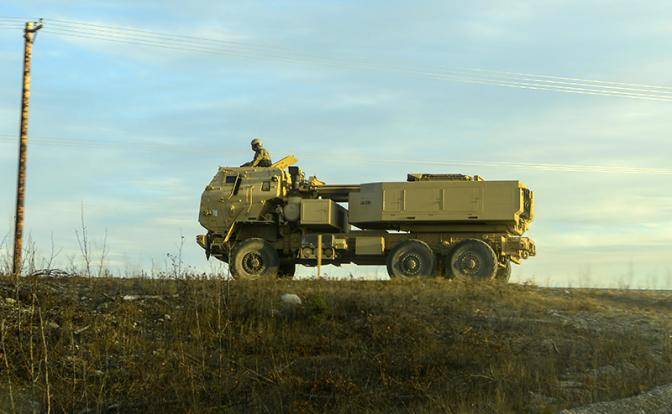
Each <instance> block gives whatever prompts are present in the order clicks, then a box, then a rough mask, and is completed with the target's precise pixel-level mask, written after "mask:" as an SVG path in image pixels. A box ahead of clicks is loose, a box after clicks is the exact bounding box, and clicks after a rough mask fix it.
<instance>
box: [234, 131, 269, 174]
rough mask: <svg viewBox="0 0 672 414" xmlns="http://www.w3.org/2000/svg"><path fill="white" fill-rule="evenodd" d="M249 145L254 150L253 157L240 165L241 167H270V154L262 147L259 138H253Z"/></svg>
mask: <svg viewBox="0 0 672 414" xmlns="http://www.w3.org/2000/svg"><path fill="white" fill-rule="evenodd" d="M251 145H252V150H253V151H254V159H253V160H252V161H250V162H246V163H245V164H243V165H241V167H270V166H271V165H273V162H272V161H271V155H270V154H269V153H268V151H266V150H265V149H264V147H263V146H262V144H261V140H259V138H255V139H253V140H252V143H251Z"/></svg>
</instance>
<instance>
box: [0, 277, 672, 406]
mask: <svg viewBox="0 0 672 414" xmlns="http://www.w3.org/2000/svg"><path fill="white" fill-rule="evenodd" d="M284 293H295V294H297V295H298V296H299V297H300V298H301V300H302V302H303V303H302V304H301V305H290V304H286V303H284V302H282V301H281V299H280V297H281V295H282V294H284ZM671 316H672V293H665V292H639V291H637V292H625V291H605V290H577V289H574V290H565V289H543V288H537V287H533V286H520V285H500V284H485V283H481V284H473V283H469V282H466V281H459V280H458V281H447V280H442V279H430V280H401V281H392V282H384V281H383V282H381V281H375V282H373V281H372V282H361V281H246V282H227V281H225V280H199V279H188V280H147V279H84V278H58V279H57V278H41V279H23V280H22V281H21V283H20V285H19V286H18V288H16V287H15V286H14V285H13V284H12V283H11V282H10V281H9V280H8V279H4V280H3V281H2V282H0V325H1V326H0V333H1V338H0V339H1V340H0V411H8V412H11V411H12V410H15V411H16V412H25V411H27V410H30V409H36V410H39V411H46V410H47V409H49V408H50V409H51V410H52V411H54V412H61V411H67V412H101V411H102V412H129V411H130V412H133V411H138V412H139V411H142V412H147V411H149V412H156V411H161V412H176V411H190V412H240V411H248V412H249V411H255V412H269V413H276V412H307V413H309V412H324V411H330V412H390V411H408V410H410V411H413V412H451V413H462V412H465V413H466V412H486V413H488V412H491V413H501V412H555V411H557V410H559V409H562V408H566V407H572V406H577V405H582V404H585V403H589V402H594V401H601V400H611V399H616V398H621V397H625V396H629V395H633V394H636V393H638V392H640V391H642V390H646V389H649V388H652V387H654V386H656V385H660V384H665V383H671V382H672V356H671V353H670V351H671V350H672V337H671V335H672V318H671ZM87 410H88V411H87Z"/></svg>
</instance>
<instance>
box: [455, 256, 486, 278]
mask: <svg viewBox="0 0 672 414" xmlns="http://www.w3.org/2000/svg"><path fill="white" fill-rule="evenodd" d="M459 263H460V268H461V269H462V271H463V272H464V273H466V274H468V275H475V274H477V273H478V271H479V270H480V268H481V261H480V259H479V257H478V256H476V255H475V254H473V253H465V254H463V255H462V257H460V261H459Z"/></svg>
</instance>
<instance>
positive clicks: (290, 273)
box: [278, 262, 296, 279]
mask: <svg viewBox="0 0 672 414" xmlns="http://www.w3.org/2000/svg"><path fill="white" fill-rule="evenodd" d="M295 273H296V263H294V262H281V263H280V267H279V268H278V277H282V278H287V279H291V278H293V277H294V274H295Z"/></svg>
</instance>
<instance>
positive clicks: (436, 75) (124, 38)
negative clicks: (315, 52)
mask: <svg viewBox="0 0 672 414" xmlns="http://www.w3.org/2000/svg"><path fill="white" fill-rule="evenodd" d="M46 31H47V32H48V33H54V34H58V35H63V36H71V37H80V38H89V39H97V40H104V41H113V42H121V43H128V44H136V45H143V46H150V47H159V48H166V49H173V50H182V51H190V52H200V53H207V54H218V55H226V56H233V57H240V58H246V59H272V60H277V61H281V62H283V63H311V64H322V65H323V64H330V65H332V64H334V63H337V64H339V63H340V65H341V66H342V67H347V68H350V69H367V70H383V71H384V70H387V71H394V72H400V73H405V74H409V75H413V76H420V77H425V78H431V79H436V80H449V81H456V82H462V83H475V84H484V85H495V86H505V87H511V88H520V89H531V90H543V91H555V92H565V93H576V94H585V95H599V96H615V97H627V98H633V99H645V100H654V101H666V102H669V101H672V95H666V94H665V93H664V92H662V93H656V94H654V93H651V92H649V91H646V90H636V89H634V88H628V89H629V90H633V91H635V92H629V91H627V90H626V91H621V90H615V89H616V88H615V87H609V88H603V87H599V86H590V87H585V85H581V84H571V83H569V82H564V84H562V85H553V84H550V85H549V84H547V83H548V82H549V81H542V82H540V81H536V80H535V79H531V78H524V79H497V78H479V77H474V76H472V77H466V76H459V75H454V74H451V73H450V72H449V73H443V72H427V71H419V70H416V69H412V68H404V67H390V66H385V67H380V66H374V65H372V64H368V63H367V64H365V65H362V64H358V63H354V64H353V63H352V62H338V61H337V60H324V59H321V60H317V59H306V58H303V57H299V58H295V57H291V56H282V55H277V54H268V55H262V54H259V53H258V52H256V51H254V50H247V51H246V50H244V49H243V50H241V49H240V48H239V47H235V48H231V47H228V46H227V47H221V48H214V47H207V46H194V45H190V44H188V43H184V42H182V41H180V42H176V41H171V42H169V41H165V40H154V39H142V38H137V37H135V36H133V35H123V34H121V35H120V34H116V33H114V34H110V33H105V34H104V33H102V32H100V31H90V30H81V29H70V28H59V27H56V28H53V27H52V28H49V29H47V30H46ZM556 83H558V82H556ZM620 89H625V88H620Z"/></svg>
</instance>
